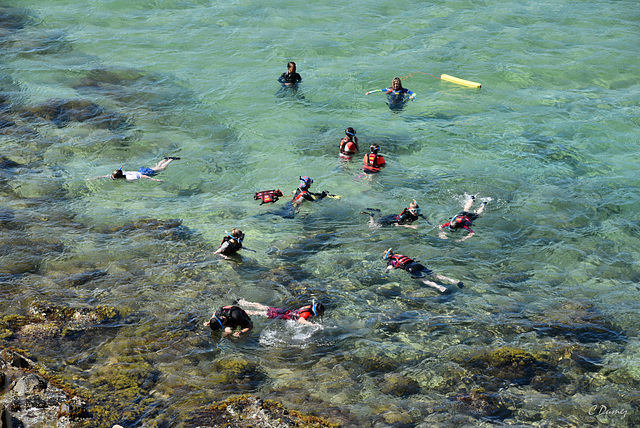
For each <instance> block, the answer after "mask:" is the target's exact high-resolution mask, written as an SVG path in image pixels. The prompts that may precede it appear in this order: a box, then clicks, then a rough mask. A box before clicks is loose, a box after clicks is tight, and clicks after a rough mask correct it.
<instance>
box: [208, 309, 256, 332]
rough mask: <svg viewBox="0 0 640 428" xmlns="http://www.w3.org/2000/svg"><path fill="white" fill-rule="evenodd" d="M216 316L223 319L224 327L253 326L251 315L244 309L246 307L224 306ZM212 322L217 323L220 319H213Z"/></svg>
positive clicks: (233, 328) (243, 327)
mask: <svg viewBox="0 0 640 428" xmlns="http://www.w3.org/2000/svg"><path fill="white" fill-rule="evenodd" d="M215 316H216V317H217V318H218V319H219V320H221V321H222V325H223V326H224V327H229V328H231V329H232V330H235V329H236V328H238V327H240V328H242V329H245V328H253V322H252V321H251V317H250V316H249V315H248V314H247V313H246V312H245V311H244V309H242V308H240V307H238V306H223V307H221V308H220V309H218V310H217V311H216V314H215ZM223 317H224V318H223ZM210 322H211V323H217V322H218V321H217V320H215V319H213V320H211V321H210Z"/></svg>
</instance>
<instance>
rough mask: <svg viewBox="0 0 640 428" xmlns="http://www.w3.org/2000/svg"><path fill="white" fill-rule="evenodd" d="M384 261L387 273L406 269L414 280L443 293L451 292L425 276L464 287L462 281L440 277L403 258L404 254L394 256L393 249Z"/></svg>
mask: <svg viewBox="0 0 640 428" xmlns="http://www.w3.org/2000/svg"><path fill="white" fill-rule="evenodd" d="M383 260H386V262H387V271H389V270H391V269H404V270H406V271H407V272H409V273H410V274H411V276H412V277H413V278H416V279H418V280H420V281H421V282H422V283H424V284H425V285H428V286H429V287H433V288H435V289H436V290H438V291H439V292H441V293H449V292H450V291H451V290H449V289H448V288H447V287H444V286H442V285H440V284H436V283H435V282H433V281H429V280H428V279H426V278H423V275H429V276H431V277H433V278H435V279H437V280H439V281H446V282H449V283H451V284H456V285H457V286H458V287H459V288H462V287H464V284H463V283H462V281H457V280H455V279H451V278H449V277H446V276H444V275H439V274H437V273H435V272H434V271H432V270H431V269H427V268H426V267H425V266H424V265H422V264H420V263H418V262H417V261H415V260H413V259H411V258H409V257H407V256H403V255H402V254H393V251H392V250H391V248H389V249H388V250H387V251H386V252H385V253H384V256H383Z"/></svg>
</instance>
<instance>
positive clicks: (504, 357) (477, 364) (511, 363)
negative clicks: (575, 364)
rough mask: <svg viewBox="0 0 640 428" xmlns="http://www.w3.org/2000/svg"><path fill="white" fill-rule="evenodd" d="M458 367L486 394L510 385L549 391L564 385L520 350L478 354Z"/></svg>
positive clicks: (548, 367)
mask: <svg viewBox="0 0 640 428" xmlns="http://www.w3.org/2000/svg"><path fill="white" fill-rule="evenodd" d="M461 365H462V366H464V367H466V368H468V369H469V370H471V371H472V372H473V373H474V374H475V375H476V378H477V381H478V382H480V383H481V384H483V385H484V386H485V387H486V388H488V389H490V390H498V389H500V388H502V387H505V386H510V385H512V384H515V385H531V386H533V387H534V388H536V389H538V390H549V389H553V388H555V387H556V386H557V384H558V383H561V382H563V381H564V377H563V376H562V375H561V374H560V373H558V372H557V370H556V368H555V367H553V366H551V365H550V364H548V363H546V362H544V361H542V360H540V359H538V358H536V357H535V356H534V355H532V354H530V353H528V352H526V351H523V350H522V349H518V348H513V347H503V348H499V349H495V350H490V351H488V350H482V351H480V352H477V353H475V354H473V355H471V356H470V357H468V358H467V359H465V360H464V361H462V362H461ZM534 379H535V380H536V381H535V382H534Z"/></svg>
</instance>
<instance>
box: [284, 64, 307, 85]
mask: <svg viewBox="0 0 640 428" xmlns="http://www.w3.org/2000/svg"><path fill="white" fill-rule="evenodd" d="M278 82H280V83H282V86H294V87H297V86H298V83H300V82H302V77H301V76H300V75H299V74H298V73H297V72H296V63H295V62H293V61H289V63H288V64H287V72H286V73H282V74H281V75H280V77H279V78H278Z"/></svg>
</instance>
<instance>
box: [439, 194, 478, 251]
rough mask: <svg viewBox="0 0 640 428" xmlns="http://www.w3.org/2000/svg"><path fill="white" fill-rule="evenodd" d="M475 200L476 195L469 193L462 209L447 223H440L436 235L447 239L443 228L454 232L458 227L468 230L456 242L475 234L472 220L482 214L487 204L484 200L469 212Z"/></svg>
mask: <svg viewBox="0 0 640 428" xmlns="http://www.w3.org/2000/svg"><path fill="white" fill-rule="evenodd" d="M475 200H476V197H475V196H473V195H471V197H470V198H469V200H468V201H467V202H466V203H465V204H464V207H463V208H462V211H461V212H460V213H458V214H457V215H455V216H454V217H453V218H452V219H451V220H450V221H448V222H447V223H444V224H441V225H440V226H439V229H440V230H439V233H438V235H439V236H440V238H442V239H447V234H446V233H445V228H446V229H448V230H449V231H450V232H455V231H456V230H458V229H465V230H466V231H467V232H469V233H468V234H467V235H466V236H463V237H462V238H461V239H459V240H458V242H462V241H465V240H467V239H469V238H471V237H472V236H473V235H475V232H474V231H473V230H471V226H472V225H473V221H474V220H475V219H477V218H478V217H480V215H482V213H483V212H484V208H485V207H486V206H487V201H485V202H483V203H482V205H480V208H478V209H477V210H476V212H475V213H472V212H469V210H470V209H471V206H472V205H473V203H474V201H475Z"/></svg>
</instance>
